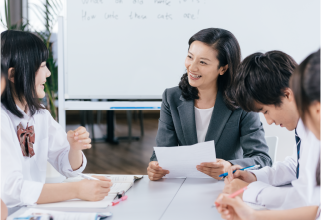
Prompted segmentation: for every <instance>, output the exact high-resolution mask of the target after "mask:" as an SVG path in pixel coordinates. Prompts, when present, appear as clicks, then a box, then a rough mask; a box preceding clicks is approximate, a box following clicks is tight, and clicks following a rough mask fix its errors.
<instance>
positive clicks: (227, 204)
mask: <svg viewBox="0 0 321 220" xmlns="http://www.w3.org/2000/svg"><path fill="white" fill-rule="evenodd" d="M215 204H216V209H217V211H218V212H219V213H220V214H221V216H222V218H223V219H227V220H254V219H255V212H256V211H255V210H253V209H251V208H250V207H249V206H248V205H246V204H245V203H244V202H243V201H242V200H241V199H240V198H239V197H235V198H230V197H229V195H227V194H221V195H220V196H219V197H218V198H217V200H216V201H215Z"/></svg>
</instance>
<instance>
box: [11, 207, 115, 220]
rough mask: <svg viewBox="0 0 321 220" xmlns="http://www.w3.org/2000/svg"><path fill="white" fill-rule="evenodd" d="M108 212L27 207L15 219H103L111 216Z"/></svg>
mask: <svg viewBox="0 0 321 220" xmlns="http://www.w3.org/2000/svg"><path fill="white" fill-rule="evenodd" d="M111 215H112V214H111V213H110V212H104V213H94V212H90V213H85V212H60V211H53V210H44V209H28V210H26V211H25V212H24V213H23V214H22V215H20V216H19V217H17V218H15V219H25V220H27V219H29V220H38V219H54V220H66V219H72V220H99V219H105V218H106V217H109V216H111Z"/></svg>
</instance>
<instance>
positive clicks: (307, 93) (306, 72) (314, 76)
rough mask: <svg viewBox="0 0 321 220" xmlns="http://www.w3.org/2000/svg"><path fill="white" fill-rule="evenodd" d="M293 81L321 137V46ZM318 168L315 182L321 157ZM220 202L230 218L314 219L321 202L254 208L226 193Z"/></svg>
mask: <svg viewBox="0 0 321 220" xmlns="http://www.w3.org/2000/svg"><path fill="white" fill-rule="evenodd" d="M290 84H291V85H290V86H291V89H292V91H293V93H294V96H295V101H296V105H297V109H298V111H299V113H300V117H301V118H302V121H303V122H304V124H305V126H306V127H307V128H308V129H309V130H310V131H311V132H312V133H313V134H314V135H315V137H316V138H317V139H318V140H320V108H321V106H320V50H319V51H317V52H316V53H313V54H311V55H310V56H308V57H307V58H306V59H305V60H304V61H303V62H302V63H301V64H300V66H299V67H298V68H297V69H296V70H295V72H294V74H293V76H292V77H291V80H290ZM317 147H320V143H317ZM309 150H310V149H309ZM315 169H316V177H317V178H316V182H317V185H318V186H320V160H319V163H318V165H317V167H315ZM315 169H314V170H315ZM217 202H219V203H220V205H219V206H218V211H219V212H220V213H221V214H222V217H223V218H224V219H228V220H231V219H234V220H237V219H239V220H265V219H266V220H270V219H279V220H301V219H306V220H314V219H315V218H316V217H317V218H318V219H319V218H320V206H319V209H318V207H317V206H306V207H300V208H296V209H289V210H280V211H255V210H253V209H251V208H250V207H249V206H247V205H246V204H245V203H244V202H242V200H241V199H240V198H239V197H236V198H235V199H231V198H229V197H228V196H227V195H223V196H221V197H220V199H219V200H217ZM293 202H296V201H293ZM317 209H318V211H317Z"/></svg>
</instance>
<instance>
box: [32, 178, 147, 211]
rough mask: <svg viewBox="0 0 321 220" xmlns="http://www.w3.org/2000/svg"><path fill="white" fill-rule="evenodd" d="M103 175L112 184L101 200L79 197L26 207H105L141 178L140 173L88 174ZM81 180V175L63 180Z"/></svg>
mask: <svg viewBox="0 0 321 220" xmlns="http://www.w3.org/2000/svg"><path fill="white" fill-rule="evenodd" d="M92 175H96V176H105V177H107V178H109V179H111V181H112V183H113V185H112V187H111V188H110V192H109V193H108V196H106V197H105V198H104V199H103V200H101V201H95V202H92V201H84V200H81V199H70V200H66V201H62V202H54V203H47V204H39V205H32V206H28V207H39V208H107V207H108V206H109V205H110V204H111V203H112V202H113V201H114V199H115V198H116V196H117V193H118V192H120V191H125V192H127V191H128V190H129V189H130V188H131V187H132V186H133V185H134V182H135V180H137V179H141V178H143V176H142V175H106V174H89V176H92ZM81 180H83V178H82V177H80V176H77V177H72V178H68V179H66V180H65V181H64V182H77V181H81Z"/></svg>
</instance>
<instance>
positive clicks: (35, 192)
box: [20, 180, 44, 205]
mask: <svg viewBox="0 0 321 220" xmlns="http://www.w3.org/2000/svg"><path fill="white" fill-rule="evenodd" d="M43 185H44V184H43V183H41V182H34V181H28V180H25V181H23V185H22V189H21V194H20V196H21V203H22V204H23V205H35V204H36V203H37V201H38V199H39V197H40V194H41V191H42V188H43Z"/></svg>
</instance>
